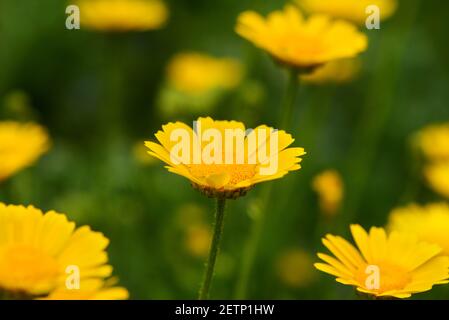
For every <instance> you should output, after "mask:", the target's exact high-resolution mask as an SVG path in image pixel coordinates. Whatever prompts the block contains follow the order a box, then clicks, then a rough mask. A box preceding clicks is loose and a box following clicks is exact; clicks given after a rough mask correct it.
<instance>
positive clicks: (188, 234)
mask: <svg viewBox="0 0 449 320" xmlns="http://www.w3.org/2000/svg"><path fill="white" fill-rule="evenodd" d="M211 240H212V230H211V229H210V228H209V226H207V225H206V224H194V225H191V226H189V227H188V228H187V229H186V231H185V247H186V249H187V251H188V252H189V253H190V254H191V255H192V256H195V257H205V256H207V254H208V253H209V247H210V243H211Z"/></svg>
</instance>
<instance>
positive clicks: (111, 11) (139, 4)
mask: <svg viewBox="0 0 449 320" xmlns="http://www.w3.org/2000/svg"><path fill="white" fill-rule="evenodd" d="M76 4H77V5H78V7H79V9H80V14H81V26H82V27H83V26H84V27H86V28H90V29H94V30H99V31H119V32H124V31H146V30H152V29H158V28H161V27H163V26H164V24H165V22H166V21H167V19H168V15H169V12H168V9H167V7H166V5H165V4H164V2H163V1H161V0H78V1H77V3H76Z"/></svg>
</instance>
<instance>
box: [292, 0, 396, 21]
mask: <svg viewBox="0 0 449 320" xmlns="http://www.w3.org/2000/svg"><path fill="white" fill-rule="evenodd" d="M296 1H297V3H298V4H299V6H300V7H302V8H303V9H304V10H305V11H306V12H308V13H321V14H327V15H330V16H332V17H335V18H341V19H345V20H350V21H353V22H355V23H357V24H360V25H363V24H364V23H365V21H366V19H367V17H368V14H367V13H366V8H367V7H368V6H370V5H375V6H377V7H378V8H379V10H380V17H381V19H382V20H383V19H387V18H389V17H390V16H392V15H393V14H394V13H395V11H396V8H397V5H398V3H397V0H337V1H336V0H296Z"/></svg>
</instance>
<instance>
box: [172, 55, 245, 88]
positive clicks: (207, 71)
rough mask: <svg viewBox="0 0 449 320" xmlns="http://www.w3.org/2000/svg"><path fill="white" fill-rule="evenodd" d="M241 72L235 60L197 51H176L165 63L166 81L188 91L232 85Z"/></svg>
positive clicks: (238, 81) (239, 79) (238, 80)
mask: <svg viewBox="0 0 449 320" xmlns="http://www.w3.org/2000/svg"><path fill="white" fill-rule="evenodd" d="M242 75H243V71H242V66H241V64H240V63H239V62H238V61H237V60H235V59H231V58H214V57H211V56H208V55H206V54H202V53H198V52H184V53H180V54H177V55H175V56H174V57H173V59H172V60H171V61H170V63H169V65H168V67H167V77H168V81H169V83H170V84H171V85H172V86H173V87H174V88H175V89H176V90H179V91H181V92H184V93H186V94H191V95H199V94H204V93H206V92H208V91H211V90H215V89H232V88H235V87H236V86H237V85H238V84H239V83H240V81H241V80H242Z"/></svg>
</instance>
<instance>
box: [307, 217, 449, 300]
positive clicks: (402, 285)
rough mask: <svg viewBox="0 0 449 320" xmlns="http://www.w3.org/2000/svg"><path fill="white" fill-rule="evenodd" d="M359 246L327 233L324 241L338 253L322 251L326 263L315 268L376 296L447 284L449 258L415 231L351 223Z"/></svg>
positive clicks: (402, 294)
mask: <svg viewBox="0 0 449 320" xmlns="http://www.w3.org/2000/svg"><path fill="white" fill-rule="evenodd" d="M351 232H352V236H353V238H354V240H355V243H356V244H357V247H358V248H357V249H356V248H355V247H354V246H353V245H352V244H350V243H349V242H347V241H346V240H345V239H343V238H341V237H338V236H333V235H327V236H326V237H325V238H324V239H323V244H324V245H325V246H326V247H327V248H328V249H329V250H330V251H331V252H332V254H333V255H334V256H335V258H334V257H331V256H329V255H326V254H322V253H319V254H318V257H319V258H320V259H321V260H323V261H324V262H325V263H316V264H315V267H316V268H317V269H318V270H321V271H323V272H325V273H328V274H330V275H333V276H335V277H337V282H340V283H342V284H345V285H350V286H354V287H356V288H357V290H358V291H359V292H362V293H365V294H368V295H370V296H374V297H395V298H408V297H410V296H411V295H412V294H414V293H419V292H424V291H428V290H430V289H432V287H433V286H434V285H436V284H442V283H447V280H448V278H449V257H446V256H440V255H439V254H440V253H441V249H440V248H439V247H438V246H437V245H434V244H429V243H427V242H420V241H418V240H417V238H416V237H414V236H413V235H411V234H407V233H399V232H392V233H390V234H389V235H387V234H386V233H385V230H384V229H382V228H375V227H373V228H371V230H370V232H369V233H367V232H366V231H365V230H364V229H363V228H362V227H361V226H359V225H352V226H351Z"/></svg>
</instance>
